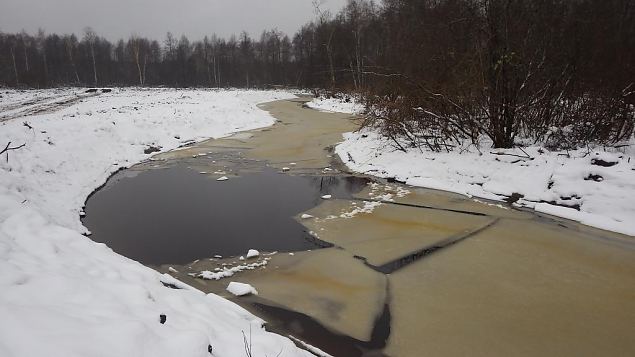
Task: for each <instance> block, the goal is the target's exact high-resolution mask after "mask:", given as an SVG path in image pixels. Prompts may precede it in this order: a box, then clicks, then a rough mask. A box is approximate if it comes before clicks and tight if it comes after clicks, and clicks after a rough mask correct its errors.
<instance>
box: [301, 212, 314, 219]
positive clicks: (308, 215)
mask: <svg viewBox="0 0 635 357" xmlns="http://www.w3.org/2000/svg"><path fill="white" fill-rule="evenodd" d="M300 218H302V219H309V218H313V216H312V215H310V214H308V213H302V215H301V216H300Z"/></svg>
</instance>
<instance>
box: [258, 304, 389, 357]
mask: <svg viewBox="0 0 635 357" xmlns="http://www.w3.org/2000/svg"><path fill="white" fill-rule="evenodd" d="M254 307H255V308H256V310H257V312H258V315H259V316H261V317H263V318H264V319H265V320H266V321H267V325H266V326H267V330H269V331H272V332H276V333H280V334H282V335H288V334H290V335H292V336H294V337H296V338H299V339H300V340H302V341H304V342H306V343H308V344H310V345H312V346H316V347H318V348H320V349H321V350H322V351H324V352H326V353H328V354H330V355H333V356H346V357H371V356H372V357H379V356H385V355H384V354H383V353H382V352H381V350H382V349H383V348H384V347H386V342H387V341H388V338H389V337H390V319H391V317H390V308H389V306H388V305H385V306H384V309H383V311H382V313H381V314H380V315H379V316H377V318H376V320H375V326H374V327H373V332H372V335H371V339H370V341H360V340H357V339H354V338H352V337H350V336H345V335H338V334H336V333H333V332H331V331H329V330H328V329H327V328H325V327H323V326H322V325H321V324H320V323H319V322H317V321H315V320H313V319H312V318H311V317H309V316H307V315H304V314H301V313H299V312H295V311H290V310H286V309H283V308H280V307H275V306H270V305H264V304H260V303H256V304H254Z"/></svg>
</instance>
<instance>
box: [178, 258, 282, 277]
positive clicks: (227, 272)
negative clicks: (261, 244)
mask: <svg viewBox="0 0 635 357" xmlns="http://www.w3.org/2000/svg"><path fill="white" fill-rule="evenodd" d="M240 260H244V259H240ZM269 260H271V258H265V259H263V260H261V261H257V262H255V263H249V264H240V265H236V266H233V267H227V266H223V268H216V271H209V270H203V271H201V272H199V273H198V274H195V273H190V275H191V276H194V277H196V278H201V279H206V280H221V279H224V278H229V277H230V276H233V275H234V274H236V273H240V272H241V271H245V270H254V269H258V268H263V267H265V266H267V264H268V263H269Z"/></svg>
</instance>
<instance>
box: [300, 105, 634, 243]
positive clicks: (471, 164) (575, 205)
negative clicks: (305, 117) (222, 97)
mask: <svg viewBox="0 0 635 357" xmlns="http://www.w3.org/2000/svg"><path fill="white" fill-rule="evenodd" d="M332 101H334V100H333V99H329V100H320V99H316V100H314V101H313V102H311V103H312V104H309V106H310V107H316V108H319V109H320V110H325V111H339V112H344V113H356V112H359V107H358V106H356V105H355V104H354V103H342V104H337V103H333V104H332V105H331V102H332ZM629 144H630V145H628V146H624V147H622V148H618V149H614V148H611V149H608V148H607V149H605V148H591V149H579V150H575V151H568V152H550V151H549V150H547V149H545V148H543V147H540V146H530V147H525V148H523V150H521V149H509V150H499V149H489V147H490V146H491V145H489V144H488V143H487V142H484V143H483V144H482V145H481V148H480V151H479V150H477V149H476V148H474V147H473V146H466V147H464V148H462V150H459V149H457V150H455V151H453V152H450V153H445V152H442V153H435V152H430V151H426V150H422V151H421V150H419V149H412V150H409V151H408V152H403V151H399V150H396V149H395V147H394V145H392V144H391V142H390V141H389V140H386V139H385V138H382V137H381V136H380V135H378V134H377V133H376V132H375V131H373V130H370V129H364V130H362V131H360V132H355V133H347V134H345V140H344V142H343V143H341V144H340V145H338V146H337V147H336V149H335V152H336V153H337V154H338V155H339V157H340V158H341V159H342V161H344V163H346V165H347V166H348V167H349V168H350V169H352V170H354V171H357V172H362V173H367V174H371V175H375V176H379V177H394V178H396V179H397V180H399V181H402V182H405V183H406V184H408V185H412V186H421V187H428V188H433V189H439V190H444V191H451V192H455V193H460V194H464V195H466V196H474V197H481V198H486V199H491V200H503V199H505V198H507V197H511V196H514V197H519V199H518V201H516V202H515V203H514V204H515V205H516V206H519V207H528V208H532V209H535V210H536V211H539V212H543V213H548V214H551V215H555V216H559V217H563V218H567V219H572V220H575V221H579V222H581V223H584V224H586V225H589V226H593V227H597V228H602V229H606V230H610V231H614V232H619V233H623V234H628V235H635V219H634V218H635V140H631V142H630V143H629ZM460 151H463V152H462V153H461V154H459V152H460Z"/></svg>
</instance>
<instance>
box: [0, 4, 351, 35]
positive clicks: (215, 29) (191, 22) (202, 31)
mask: <svg viewBox="0 0 635 357" xmlns="http://www.w3.org/2000/svg"><path fill="white" fill-rule="evenodd" d="M345 3H346V0H322V5H321V8H322V10H330V11H331V12H332V13H335V12H337V11H338V10H339V9H341V8H342V7H343V6H344V4H345ZM314 18H315V13H314V10H313V5H312V0H0V31H2V32H19V31H22V30H26V31H27V32H29V33H31V34H34V33H36V32H37V30H38V28H43V29H44V30H45V31H46V32H47V33H58V34H63V33H71V32H72V33H75V34H78V35H81V34H82V33H83V30H84V28H86V27H87V26H90V27H92V28H93V30H95V32H97V34H98V35H100V36H103V37H105V38H107V39H109V40H116V39H119V38H128V37H129V36H130V35H132V34H135V35H138V36H144V37H149V38H151V39H157V40H161V39H164V38H165V35H166V33H167V32H168V31H170V32H172V33H173V34H174V35H175V36H177V37H178V36H181V35H186V36H188V37H189V38H190V39H192V40H196V39H202V38H203V36H205V35H211V34H213V33H216V34H217V35H219V36H221V37H226V38H227V37H229V36H230V35H232V34H236V35H238V34H239V33H240V32H241V31H243V30H245V31H247V32H248V33H249V34H250V35H251V36H252V37H259V36H260V33H261V32H262V30H264V29H271V28H277V29H278V30H280V31H282V32H284V33H287V34H289V35H290V36H291V35H292V34H293V33H295V32H296V30H298V29H299V28H300V27H301V26H302V25H303V24H305V23H307V22H308V21H310V20H312V19H314Z"/></svg>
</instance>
